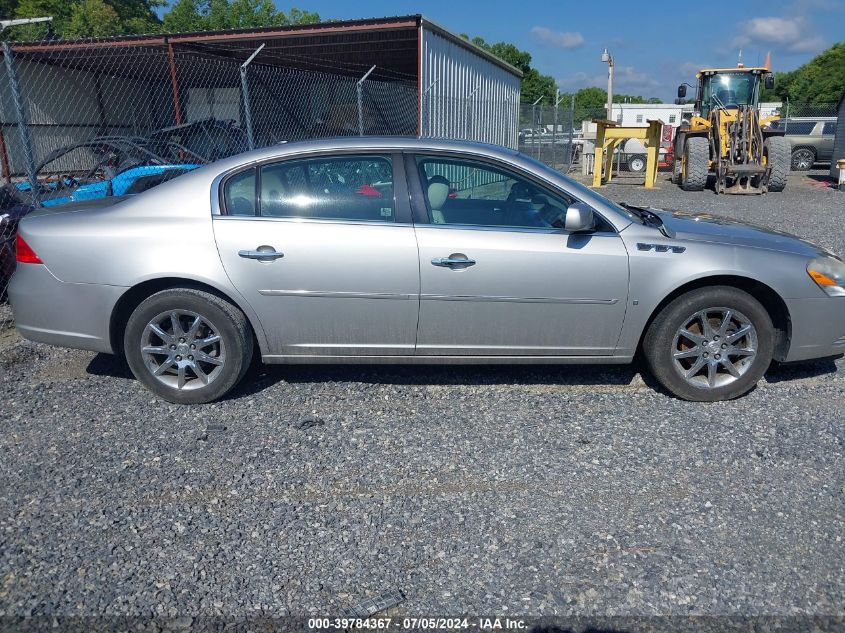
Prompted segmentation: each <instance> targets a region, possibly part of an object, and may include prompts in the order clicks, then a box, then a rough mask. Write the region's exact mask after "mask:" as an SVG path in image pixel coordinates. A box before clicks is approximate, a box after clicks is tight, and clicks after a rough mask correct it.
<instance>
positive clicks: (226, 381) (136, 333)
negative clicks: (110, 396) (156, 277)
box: [124, 288, 253, 404]
mask: <svg viewBox="0 0 845 633" xmlns="http://www.w3.org/2000/svg"><path fill="white" fill-rule="evenodd" d="M252 348H253V343H252V331H251V330H250V326H249V323H248V322H247V320H246V317H244V315H243V314H242V313H241V312H240V310H238V309H237V308H236V307H234V306H233V305H231V304H230V303H228V302H227V301H224V300H223V299H221V298H219V297H216V296H214V295H212V294H209V293H207V292H203V291H200V290H195V289H190V288H177V289H170V290H163V291H161V292H158V293H156V294H154V295H152V296H150V297H148V298H147V299H145V300H144V301H142V302H141V304H140V305H139V306H138V307H137V308H136V309H135V311H134V312H133V313H132V315H131V316H130V317H129V321H128V323H127V325H126V331H125V334H124V352H125V354H126V361H127V363H128V365H129V368H130V369H131V370H132V373H133V374H135V377H136V378H137V379H138V380H139V381H141V382H142V383H143V384H144V385H145V386H146V387H147V388H148V389H150V390H151V391H153V392H154V393H156V394H158V395H159V396H161V397H162V398H164V399H165V400H167V401H168V402H174V403H177V404H199V403H204V402H211V401H213V400H216V399H218V398H220V397H222V396H223V395H225V394H226V393H228V392H229V391H230V390H231V389H232V388H233V387H234V386H235V385H236V384H237V383H238V382H239V381H240V380H241V378H242V377H243V375H244V374H245V373H246V371H247V369H248V368H249V364H250V360H251V358H252Z"/></svg>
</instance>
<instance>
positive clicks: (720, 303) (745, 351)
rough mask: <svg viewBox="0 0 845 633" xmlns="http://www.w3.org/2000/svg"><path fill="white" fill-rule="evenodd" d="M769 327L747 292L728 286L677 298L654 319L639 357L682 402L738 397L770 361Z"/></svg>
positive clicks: (771, 331) (771, 341)
mask: <svg viewBox="0 0 845 633" xmlns="http://www.w3.org/2000/svg"><path fill="white" fill-rule="evenodd" d="M773 349H774V326H773V325H772V320H771V318H770V317H769V314H768V312H766V309H765V308H764V307H763V306H762V305H761V304H760V302H759V301H757V300H756V299H755V298H754V297H752V296H751V295H749V294H748V293H746V292H744V291H742V290H739V289H737V288H732V287H728V286H713V287H710V288H701V289H698V290H693V291H691V292H688V293H686V294H684V295H681V296H680V297H678V298H677V299H675V300H674V301H672V302H671V303H669V304H668V305H667V306H666V307H665V308H664V309H663V310H662V311H661V312H660V313H659V314H658V315H657V317H656V318H655V319H654V321H653V322H652V324H651V325H650V326H649V329H648V331H647V332H646V336H645V338H644V339H643V353H644V355H645V358H646V360H647V363H648V366H649V369H650V370H651V372H652V374H653V375H654V377H655V378H656V379H657V380H658V381H659V382H660V384H661V385H663V386H664V387H665V388H666V389H667V390H668V391H669V392H670V393H672V394H673V395H675V396H677V397H679V398H682V399H684V400H693V401H698V402H713V401H718V400H731V399H733V398H738V397H739V396H742V395H744V394H746V393H748V392H749V391H751V389H753V388H754V386H755V385H756V384H757V382H758V381H759V380H760V378H762V377H763V374H764V373H765V372H766V370H767V369H768V367H769V365H770V364H771V361H772V353H773Z"/></svg>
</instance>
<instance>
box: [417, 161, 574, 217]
mask: <svg viewBox="0 0 845 633" xmlns="http://www.w3.org/2000/svg"><path fill="white" fill-rule="evenodd" d="M417 163H418V166H419V172H420V179H421V181H422V187H423V193H424V196H425V201H426V206H427V208H428V213H429V218H430V220H431V222H432V223H433V224H459V225H475V226H501V227H518V228H563V219H564V215H565V213H566V208H567V207H568V206H569V205H570V204H571V203H572V202H574V200H573V199H571V198H568V197H566V195H565V194H564V193H563V192H556V193H551V192H550V191H549V190H547V189H545V188H542V187H540V186H538V185H536V184H535V183H533V182H532V181H529V180H527V179H524V178H522V177H521V176H519V175H517V174H514V173H513V172H510V171H506V170H503V169H499V168H498V167H493V166H491V165H487V164H485V163H480V162H474V161H470V160H460V159H450V158H435V157H426V156H422V157H418V158H417Z"/></svg>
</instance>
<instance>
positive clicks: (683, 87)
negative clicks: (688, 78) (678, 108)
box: [678, 84, 687, 99]
mask: <svg viewBox="0 0 845 633" xmlns="http://www.w3.org/2000/svg"><path fill="white" fill-rule="evenodd" d="M686 96H687V87H686V85H684V84H681V85H680V86H678V99H683V98H684V97H686Z"/></svg>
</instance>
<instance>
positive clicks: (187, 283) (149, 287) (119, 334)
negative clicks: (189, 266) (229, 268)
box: [109, 277, 258, 355]
mask: <svg viewBox="0 0 845 633" xmlns="http://www.w3.org/2000/svg"><path fill="white" fill-rule="evenodd" d="M169 288H193V289H194V290H202V291H203V292H207V293H208V294H212V295H215V296H216V297H219V298H221V299H223V300H224V301H228V302H229V303H231V304H232V305H233V306H235V307H236V308H237V309H238V310H241V308H240V306H239V305H238V304H237V302H236V301H234V300H233V299H232V298H231V297H230V296H228V295H227V294H226V293H224V292H221V291H220V290H218V289H217V288H215V287H214V286H209V285H208V284H204V283H202V282H200V281H195V280H193V279H183V278H181V277H164V278H161V279H150V280H149V281H144V282H142V283H140V284H138V285H137V286H133V287H132V288H130V289H129V290H127V291H126V292H124V293H123V295H122V296H121V297H120V299H118V301H117V303H116V304H115V306H114V309H113V310H112V313H111V320H110V322H109V340H110V341H111V347H112V350H114V353H115V354H119V355H122V354H123V332H124V330H125V329H126V323H127V322H128V321H129V317H130V315H131V314H132V312H133V311H134V310H135V308H137V307H138V306H139V305H140V303H141V302H142V301H143V300H144V299H146V298H147V297H149V296H152V295H154V294H155V293H157V292H161V291H162V290H167V289H169ZM241 312H243V310H241ZM247 322H249V317H247ZM252 336H253V339H255V332H253V334H252ZM253 342H254V343H255V345H256V349H257V348H258V342H257V341H256V340H253Z"/></svg>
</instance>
